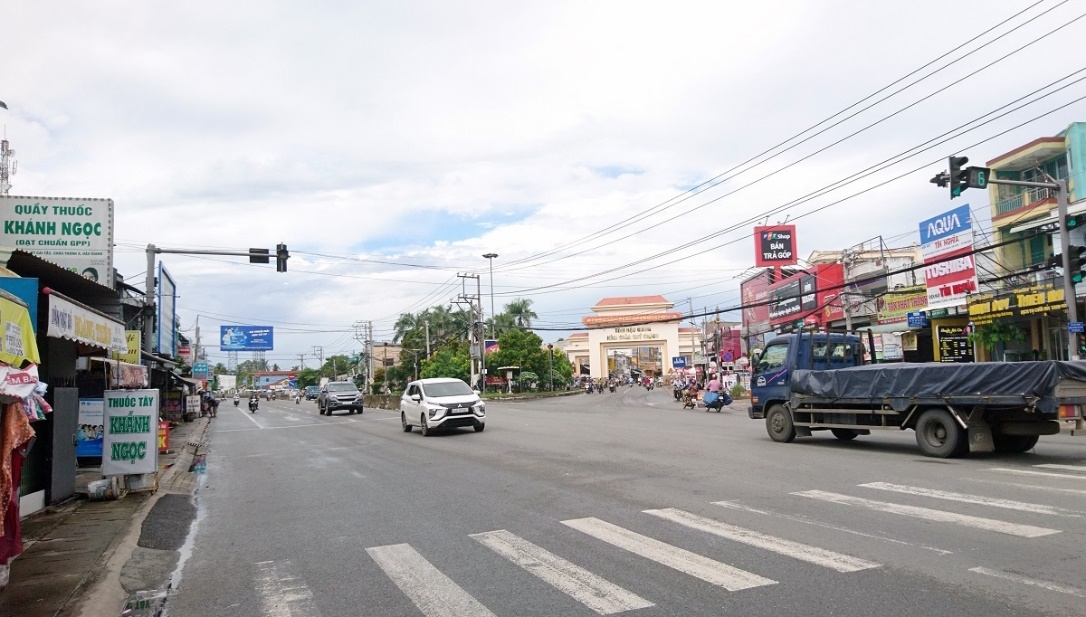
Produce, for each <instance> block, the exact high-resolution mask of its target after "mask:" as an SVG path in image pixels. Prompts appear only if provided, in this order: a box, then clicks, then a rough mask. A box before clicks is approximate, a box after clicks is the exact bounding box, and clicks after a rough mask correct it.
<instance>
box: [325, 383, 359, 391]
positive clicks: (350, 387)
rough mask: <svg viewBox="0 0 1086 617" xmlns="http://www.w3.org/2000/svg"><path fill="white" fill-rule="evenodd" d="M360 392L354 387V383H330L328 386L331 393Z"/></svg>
mask: <svg viewBox="0 0 1086 617" xmlns="http://www.w3.org/2000/svg"><path fill="white" fill-rule="evenodd" d="M355 390H358V388H356V387H354V384H353V383H330V384H328V391H329V392H353V391H355Z"/></svg>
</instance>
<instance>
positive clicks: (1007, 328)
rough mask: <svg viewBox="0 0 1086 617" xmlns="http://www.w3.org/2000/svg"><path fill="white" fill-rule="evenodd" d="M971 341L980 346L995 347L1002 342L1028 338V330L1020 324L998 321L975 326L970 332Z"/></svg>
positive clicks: (969, 338)
mask: <svg viewBox="0 0 1086 617" xmlns="http://www.w3.org/2000/svg"><path fill="white" fill-rule="evenodd" d="M968 340H969V342H970V343H976V344H977V346H978V347H984V348H986V349H994V348H995V347H996V346H997V345H999V344H1000V343H1021V342H1023V341H1025V340H1026V331H1025V330H1023V329H1022V328H1021V327H1020V326H1016V325H1013V324H1007V323H1001V322H998V321H995V322H992V323H990V324H985V325H983V326H975V327H974V328H973V331H972V332H970V333H969V337H968Z"/></svg>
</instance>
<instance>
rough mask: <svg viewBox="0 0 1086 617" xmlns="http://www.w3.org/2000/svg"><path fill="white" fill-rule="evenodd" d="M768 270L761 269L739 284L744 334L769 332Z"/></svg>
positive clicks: (752, 334) (753, 334) (751, 334)
mask: <svg viewBox="0 0 1086 617" xmlns="http://www.w3.org/2000/svg"><path fill="white" fill-rule="evenodd" d="M769 275H770V273H769V271H762V272H759V273H758V274H756V275H755V276H753V277H752V278H749V279H747V280H745V281H743V282H742V283H740V284H739V293H740V298H742V302H743V331H744V332H745V333H746V336H755V335H757V334H761V333H763V332H769V331H770V330H771V328H770V327H769V305H768V304H766V302H767V301H768V299H769V293H768V292H769Z"/></svg>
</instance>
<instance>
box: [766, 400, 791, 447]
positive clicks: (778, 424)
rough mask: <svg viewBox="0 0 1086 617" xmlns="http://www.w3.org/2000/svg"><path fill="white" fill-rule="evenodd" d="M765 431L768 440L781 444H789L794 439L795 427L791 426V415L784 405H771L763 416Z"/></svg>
mask: <svg viewBox="0 0 1086 617" xmlns="http://www.w3.org/2000/svg"><path fill="white" fill-rule="evenodd" d="M765 430H766V432H768V433H769V437H770V439H772V440H773V441H779V442H781V443H791V442H792V441H793V440H795V438H796V427H795V426H794V425H793V424H792V414H790V413H788V410H787V409H786V408H785V407H784V405H773V406H772V407H770V408H769V411H767V412H766V414H765Z"/></svg>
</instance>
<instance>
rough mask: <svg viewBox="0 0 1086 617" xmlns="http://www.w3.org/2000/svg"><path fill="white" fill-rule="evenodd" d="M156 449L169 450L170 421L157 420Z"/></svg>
mask: <svg viewBox="0 0 1086 617" xmlns="http://www.w3.org/2000/svg"><path fill="white" fill-rule="evenodd" d="M158 451H159V452H169V451H170V423H169V422H167V421H166V420H159V421H158Z"/></svg>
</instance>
